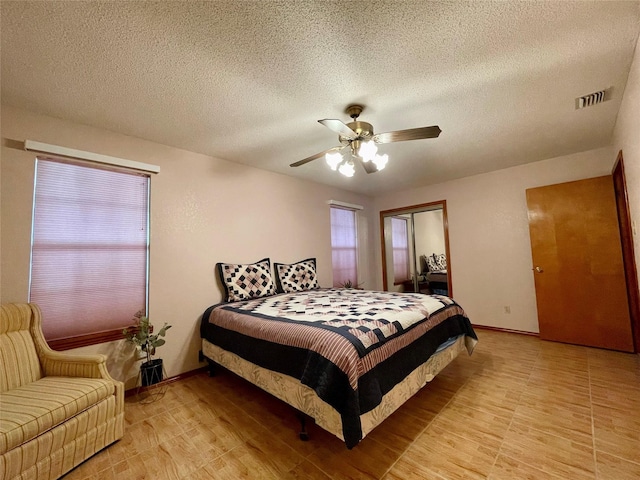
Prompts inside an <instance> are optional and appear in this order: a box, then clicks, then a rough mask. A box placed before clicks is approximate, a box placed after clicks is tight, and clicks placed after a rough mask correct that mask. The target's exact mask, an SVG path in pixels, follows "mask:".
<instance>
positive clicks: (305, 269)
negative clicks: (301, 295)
mask: <svg viewBox="0 0 640 480" xmlns="http://www.w3.org/2000/svg"><path fill="white" fill-rule="evenodd" d="M274 267H275V270H276V281H277V282H278V291H279V292H282V293H293V292H303V291H305V290H313V289H316V288H320V285H318V275H317V273H316V259H315V258H307V259H306V260H300V261H299V262H297V263H292V264H286V263H274Z"/></svg>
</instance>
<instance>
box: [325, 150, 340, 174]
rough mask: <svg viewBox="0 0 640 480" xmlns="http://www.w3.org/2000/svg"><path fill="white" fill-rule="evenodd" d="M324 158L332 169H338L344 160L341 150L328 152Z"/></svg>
mask: <svg viewBox="0 0 640 480" xmlns="http://www.w3.org/2000/svg"><path fill="white" fill-rule="evenodd" d="M324 158H325V160H326V161H327V165H329V166H330V167H331V170H336V169H337V168H338V165H340V163H342V160H343V158H342V154H341V153H340V152H328V153H326V154H325V156H324Z"/></svg>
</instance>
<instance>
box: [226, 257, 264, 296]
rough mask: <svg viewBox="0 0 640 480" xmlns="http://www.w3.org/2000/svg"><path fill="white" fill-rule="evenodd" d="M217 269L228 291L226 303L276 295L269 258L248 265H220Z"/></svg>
mask: <svg viewBox="0 0 640 480" xmlns="http://www.w3.org/2000/svg"><path fill="white" fill-rule="evenodd" d="M216 267H217V269H218V275H219V276H220V281H221V282H222V284H223V285H224V287H225V289H226V297H225V299H224V301H225V302H238V301H240V300H249V299H251V298H258V297H268V296H269V295H274V294H275V293H276V286H275V284H274V283H273V279H272V278H271V261H270V260H269V258H263V259H262V260H260V261H259V262H256V263H248V264H239V263H218V264H216Z"/></svg>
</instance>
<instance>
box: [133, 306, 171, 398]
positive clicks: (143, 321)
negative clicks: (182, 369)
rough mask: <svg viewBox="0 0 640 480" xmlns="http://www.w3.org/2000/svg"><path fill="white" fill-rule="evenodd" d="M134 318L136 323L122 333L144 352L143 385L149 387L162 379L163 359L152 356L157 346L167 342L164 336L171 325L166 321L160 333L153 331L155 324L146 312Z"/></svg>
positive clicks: (141, 372)
mask: <svg viewBox="0 0 640 480" xmlns="http://www.w3.org/2000/svg"><path fill="white" fill-rule="evenodd" d="M134 320H135V322H136V324H135V325H134V326H131V327H127V328H125V329H123V330H122V334H123V335H124V337H125V338H126V339H127V341H129V342H131V343H133V344H134V345H135V346H136V348H137V349H138V350H139V351H140V352H144V354H145V356H143V357H142V358H143V359H144V358H146V361H145V362H143V363H142V364H141V365H140V377H141V379H142V386H143V387H148V386H150V385H154V384H156V383H158V382H160V381H162V359H161V358H156V359H154V358H152V357H153V356H154V355H155V353H156V348H158V347H160V346H162V345H164V344H165V340H164V338H161V337H164V336H165V334H166V333H167V330H169V329H170V328H171V325H168V324H167V323H165V324H164V325H163V327H162V328H161V329H160V330H159V331H158V333H153V325H152V324H151V323H150V322H149V317H147V316H146V315H144V312H142V310H141V311H139V312H137V313H136V315H135V317H134Z"/></svg>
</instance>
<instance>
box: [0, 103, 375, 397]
mask: <svg viewBox="0 0 640 480" xmlns="http://www.w3.org/2000/svg"><path fill="white" fill-rule="evenodd" d="M1 127H2V151H1V153H2V162H1V172H2V173H1V175H0V178H1V182H2V189H1V197H0V198H1V207H2V209H1V222H0V223H1V242H2V243H1V245H2V252H1V262H2V270H1V275H2V278H1V282H0V285H1V287H2V289H1V291H0V299H1V301H2V302H25V301H27V300H28V287H29V251H30V234H31V208H32V196H33V179H34V178H33V177H34V158H35V155H34V154H33V153H30V152H25V151H23V150H20V149H18V148H16V146H17V143H18V142H20V141H24V140H25V139H31V140H38V141H41V142H45V143H51V144H56V145H61V146H65V147H70V148H75V149H79V150H86V151H90V152H95V153H101V154H106V155H112V156H116V157H121V158H127V159H131V160H136V161H141V162H146V163H152V164H156V165H159V166H160V167H161V172H160V174H158V175H155V176H153V177H152V179H151V247H150V287H149V288H150V294H149V296H150V306H149V315H150V318H151V320H152V323H154V324H160V325H161V324H162V323H164V322H168V323H170V324H172V325H173V328H172V329H171V330H169V332H168V333H167V344H166V345H165V346H163V347H162V348H161V349H159V351H158V354H159V356H161V357H162V358H164V359H165V364H166V368H167V371H168V374H169V375H170V376H171V375H176V374H179V373H182V372H186V371H189V370H193V369H195V368H198V367H199V366H201V364H199V363H198V355H197V353H198V350H199V347H200V338H199V317H200V315H201V314H202V312H203V311H204V310H205V308H206V307H208V306H209V305H212V304H214V303H217V302H219V301H220V300H221V298H222V292H221V291H220V289H219V287H218V285H217V282H216V280H215V272H214V266H215V264H216V262H220V261H222V262H237V263H249V262H253V261H256V260H259V259H261V258H264V257H270V258H271V260H272V262H274V261H275V262H282V263H289V262H295V261H298V260H301V259H304V258H308V257H316V258H317V260H318V262H317V263H318V274H319V279H320V284H321V285H323V286H330V285H331V284H332V271H331V232H330V216H329V206H328V204H327V201H328V200H331V199H333V200H340V201H343V202H349V203H355V204H360V205H363V206H364V210H362V211H360V212H359V213H358V215H359V216H358V228H359V235H360V239H361V241H362V243H361V245H360V248H359V252H360V256H361V258H360V260H361V261H360V265H359V272H360V278H359V281H364V282H366V285H371V284H373V283H374V280H372V278H373V276H372V275H371V272H372V268H373V264H374V262H375V259H374V257H373V256H372V255H371V254H370V253H371V248H370V243H371V241H372V238H376V240H377V232H378V230H377V229H374V228H372V227H371V225H372V221H373V220H372V219H374V218H375V215H377V212H374V211H373V210H372V208H371V203H372V200H371V199H370V198H369V197H366V196H363V195H356V194H353V193H348V192H345V191H342V190H339V189H336V188H331V187H326V186H322V185H319V184H315V183H311V182H305V181H300V180H296V179H294V178H291V177H287V176H284V175H279V174H274V173H270V172H267V171H264V170H259V169H255V168H251V167H247V166H244V165H238V164H233V163H230V162H226V161H223V160H219V159H216V158H211V157H207V156H205V155H200V154H196V153H192V152H187V151H184V150H178V149H175V148H170V147H167V146H164V145H159V144H155V143H152V142H147V141H144V140H140V139H137V138H133V137H127V136H123V135H119V134H115V133H112V132H109V131H105V130H100V129H96V128H92V127H88V126H82V125H78V124H73V123H70V122H66V121H61V120H58V119H54V118H51V117H45V116H41V115H36V114H33V113H30V112H26V111H24V110H18V109H15V108H11V107H6V106H3V108H2V125H1ZM374 233H375V235H376V236H375V237H373V235H374ZM370 278H371V280H370ZM134 313H135V312H132V315H133V314H134ZM78 350H79V351H82V352H85V353H94V352H99V353H106V354H108V355H109V370H110V371H111V373H112V374H113V375H114V376H116V377H117V378H119V379H122V380H127V379H128V384H129V386H132V383H131V382H132V381H133V380H135V376H136V374H137V369H136V368H134V365H133V361H132V352H131V351H130V346H129V345H127V344H125V343H124V342H122V341H118V342H111V343H106V344H102V345H96V346H91V347H85V348H82V349H78Z"/></svg>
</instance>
